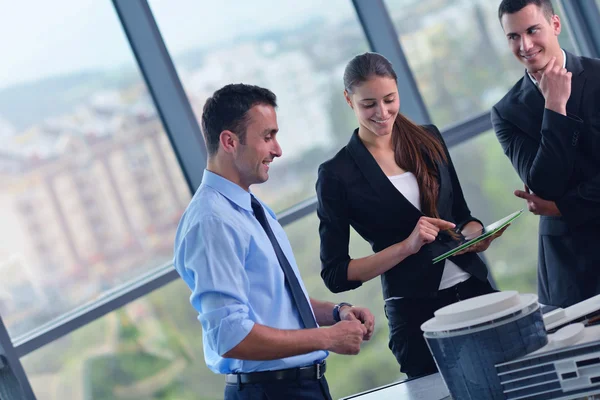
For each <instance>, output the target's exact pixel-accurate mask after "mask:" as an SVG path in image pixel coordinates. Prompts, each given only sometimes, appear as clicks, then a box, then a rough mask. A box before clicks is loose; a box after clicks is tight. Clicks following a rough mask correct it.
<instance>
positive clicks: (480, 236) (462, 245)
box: [433, 210, 524, 264]
mask: <svg viewBox="0 0 600 400" xmlns="http://www.w3.org/2000/svg"><path fill="white" fill-rule="evenodd" d="M523 211H524V210H519V211H517V212H514V213H512V214H510V215H508V216H506V217H504V218H502V219H501V220H498V221H496V222H494V223H493V224H490V225H488V226H486V227H485V228H483V229H482V230H480V231H479V232H475V233H473V234H469V236H468V237H464V236H462V235H461V236H460V238H459V239H458V240H457V241H456V244H457V247H455V248H454V249H452V250H450V251H447V252H445V253H444V254H442V255H439V256H437V257H436V258H434V259H433V263H434V264H435V263H438V262H440V261H442V260H445V259H446V258H448V257H450V256H453V255H454V254H456V253H458V252H460V251H462V250H464V249H466V248H467V247H471V246H473V245H474V244H475V243H479V242H480V241H482V240H484V239H485V238H488V237H490V236H492V235H493V234H494V233H496V232H498V231H499V230H500V229H502V228H504V227H505V226H506V225H508V224H510V223H511V222H513V221H514V220H515V219H517V218H519V217H520V216H521V214H523Z"/></svg>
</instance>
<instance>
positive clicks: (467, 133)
mask: <svg viewBox="0 0 600 400" xmlns="http://www.w3.org/2000/svg"><path fill="white" fill-rule="evenodd" d="M492 128H493V127H492V120H491V118H490V112H489V111H485V112H483V113H481V114H478V115H475V116H474V117H471V118H469V119H468V120H465V121H462V122H459V123H458V124H456V125H452V126H450V127H448V128H446V129H444V130H443V131H442V136H443V137H444V140H445V141H446V145H447V146H448V147H452V146H456V145H457V144H460V143H462V142H464V141H467V140H469V139H472V138H474V137H475V136H477V135H480V134H482V133H484V132H487V131H489V130H490V129H492Z"/></svg>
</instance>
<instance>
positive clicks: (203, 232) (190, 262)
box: [174, 170, 328, 374]
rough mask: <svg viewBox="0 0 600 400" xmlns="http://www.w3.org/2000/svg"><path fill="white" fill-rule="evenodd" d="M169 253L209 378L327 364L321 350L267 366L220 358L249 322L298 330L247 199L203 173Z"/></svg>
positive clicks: (278, 231)
mask: <svg viewBox="0 0 600 400" xmlns="http://www.w3.org/2000/svg"><path fill="white" fill-rule="evenodd" d="M261 204H262V202H261ZM262 205H263V207H264V209H265V210H266V215H267V219H268V220H269V224H270V225H271V229H272V230H273V233H274V234H275V237H276V238H277V241H278V242H279V245H280V246H281V248H282V250H283V252H284V253H285V256H286V257H287V259H288V260H289V262H290V264H291V265H292V268H293V269H294V272H295V273H296V275H297V276H298V279H299V281H300V284H301V286H302V290H303V291H304V293H305V295H306V296H307V297H308V294H307V292H306V288H305V287H304V284H303V283H302V280H301V279H300V273H299V271H298V266H297V265H296V260H295V259H294V255H293V253H292V247H291V245H290V242H289V240H288V239H287V236H286V234H285V231H284V230H283V228H282V227H281V225H280V224H279V222H277V219H276V217H275V213H273V211H272V210H271V209H269V207H267V206H265V205H264V204H262ZM174 254H175V256H174V264H175V269H176V270H177V272H178V273H179V275H181V277H182V278H183V280H184V281H185V283H187V285H188V286H189V287H190V289H191V290H192V294H191V296H190V303H191V304H192V305H193V306H194V308H195V309H196V310H197V311H198V319H199V320H200V323H201V324H202V338H203V342H204V357H205V360H206V365H207V366H208V367H209V368H210V369H211V370H212V371H214V372H216V373H220V374H227V373H235V372H254V371H265V370H276V369H284V368H293V367H299V366H305V365H310V364H314V363H315V362H318V361H320V360H323V359H324V358H326V357H327V355H328V353H327V352H326V351H315V352H312V353H308V354H303V355H299V356H294V357H288V358H283V359H279V360H272V361H246V360H237V359H232V358H223V354H225V353H227V352H228V351H229V350H231V349H232V348H234V347H235V346H236V345H238V344H239V343H240V342H241V341H242V340H243V339H244V338H245V337H246V336H247V335H248V333H250V331H251V330H252V327H253V326H254V324H255V323H258V324H261V325H266V326H269V327H272V328H278V329H302V327H303V325H302V320H301V318H300V315H299V313H298V311H297V309H296V306H295V304H294V302H293V299H292V297H291V294H290V292H289V290H288V289H287V287H286V285H285V275H284V274H283V270H282V269H281V266H280V265H279V262H278V260H277V256H276V254H275V251H274V249H273V245H272V244H271V242H270V241H269V238H268V237H267V234H266V233H265V231H264V229H263V228H262V226H261V225H260V223H259V222H258V220H257V219H256V218H255V217H254V213H253V211H252V207H251V206H250V193H249V192H247V191H245V190H244V189H242V188H241V187H239V186H238V185H236V184H235V183H233V182H231V181H229V180H227V179H225V178H223V177H221V176H219V175H217V174H214V173H212V172H210V171H208V170H205V171H204V176H203V177H202V184H201V185H200V187H199V188H198V190H197V191H196V193H195V194H194V197H193V198H192V200H191V202H190V204H189V205H188V207H187V209H186V211H185V213H184V214H183V216H182V217H181V221H180V222H179V227H178V228H177V234H176V236H175V253H174Z"/></svg>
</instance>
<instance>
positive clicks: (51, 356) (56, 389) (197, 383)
mask: <svg viewBox="0 0 600 400" xmlns="http://www.w3.org/2000/svg"><path fill="white" fill-rule="evenodd" d="M188 296H189V289H188V288H187V287H186V286H185V284H184V283H183V282H182V281H181V280H177V281H175V282H173V283H171V284H169V285H167V286H165V287H163V288H161V289H159V290H157V291H155V292H153V293H152V294H150V295H148V296H146V297H144V298H141V299H139V300H136V301H134V302H132V303H130V304H128V305H127V306H125V307H123V308H121V309H119V310H116V311H114V312H112V313H110V314H108V315H106V316H105V317H103V318H101V319H99V320H96V321H94V322H92V323H91V324H89V325H86V326H84V327H83V328H81V329H79V330H77V331H75V332H73V333H71V334H70V335H68V336H65V337H63V338H61V339H59V340H57V341H55V342H52V343H51V344H49V345H47V346H45V347H43V348H41V349H39V350H37V351H35V352H33V353H31V354H29V355H27V356H25V357H23V358H22V359H21V361H22V363H23V367H24V368H25V372H26V373H27V376H28V378H29V381H30V383H31V385H32V388H33V390H34V392H35V395H36V397H37V398H38V399H39V400H53V399H70V400H88V399H93V400H126V399H161V400H196V399H202V400H217V399H222V398H223V385H224V381H223V378H222V377H220V376H218V375H215V374H213V373H212V372H211V371H210V370H209V369H208V368H207V367H206V365H205V364H204V354H203V351H202V331H201V329H202V328H201V325H200V323H199V322H198V320H197V318H196V317H197V313H196V312H195V311H194V309H193V308H192V307H191V306H190V304H189V302H188Z"/></svg>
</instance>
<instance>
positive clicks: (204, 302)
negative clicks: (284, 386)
mask: <svg viewBox="0 0 600 400" xmlns="http://www.w3.org/2000/svg"><path fill="white" fill-rule="evenodd" d="M247 242H248V241H246V240H244V238H243V233H241V232H240V231H239V229H238V230H236V229H234V228H233V227H232V226H230V225H228V224H227V223H225V222H224V221H223V220H220V219H218V218H209V219H204V220H202V221H200V222H199V223H197V224H195V225H194V226H192V227H191V228H190V229H189V231H188V232H187V233H186V235H185V237H184V239H183V241H182V243H181V245H180V246H179V248H178V250H177V255H176V260H175V261H176V265H179V266H180V267H179V268H178V270H179V271H180V273H181V275H182V278H183V279H184V281H185V282H186V283H187V285H188V286H189V287H190V289H191V290H192V294H191V296H190V303H191V304H192V305H193V306H194V308H195V309H196V310H197V311H198V319H199V320H200V323H201V324H202V329H203V330H204V339H205V340H206V341H207V342H208V343H207V344H208V346H209V347H210V348H211V349H213V350H214V351H215V352H216V353H217V354H219V356H223V354H225V353H227V352H228V351H229V350H231V349H232V348H234V347H235V346H237V345H238V344H239V343H240V342H241V341H242V340H243V339H244V338H245V337H246V336H247V335H248V334H249V333H250V331H251V330H252V328H253V327H254V321H253V320H252V319H251V318H250V315H249V310H250V307H249V300H248V293H249V287H250V285H249V281H248V275H247V273H246V270H245V268H244V260H245V252H246V249H247V246H246V245H245V244H244V243H247Z"/></svg>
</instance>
